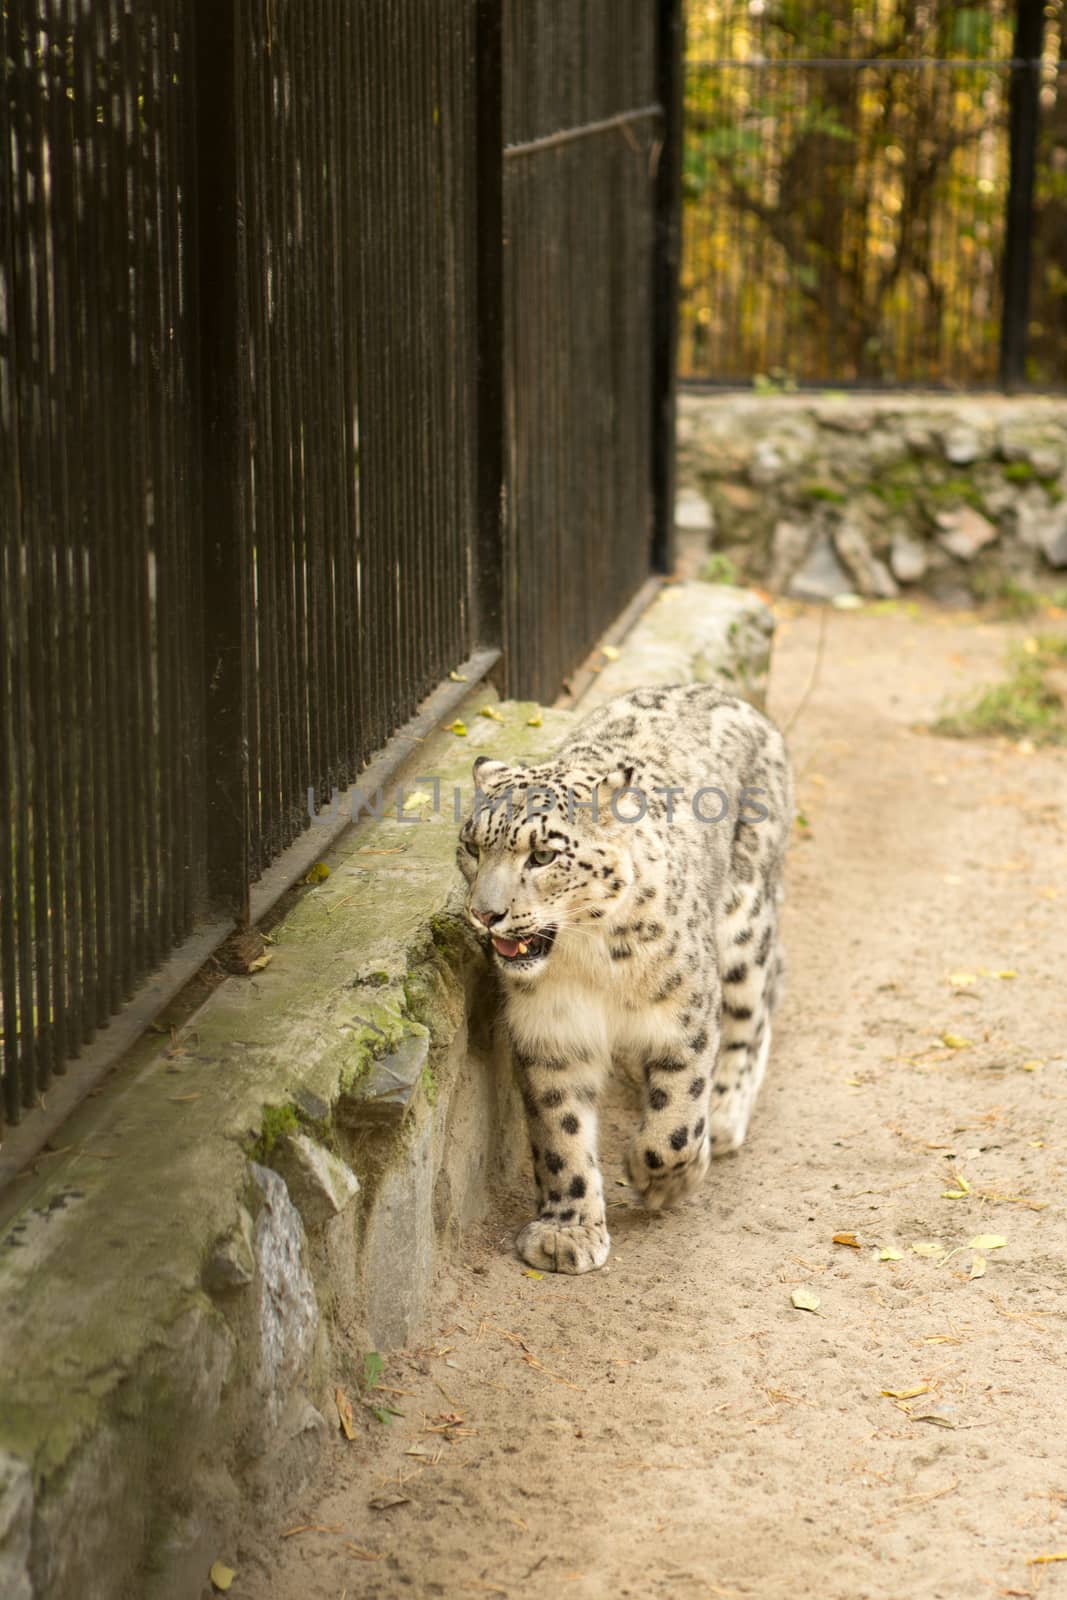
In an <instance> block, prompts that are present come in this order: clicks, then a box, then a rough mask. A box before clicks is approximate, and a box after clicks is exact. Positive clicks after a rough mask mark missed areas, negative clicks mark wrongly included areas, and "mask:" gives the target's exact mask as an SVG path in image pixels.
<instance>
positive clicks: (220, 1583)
mask: <svg viewBox="0 0 1067 1600" xmlns="http://www.w3.org/2000/svg"><path fill="white" fill-rule="evenodd" d="M208 1576H209V1577H210V1579H211V1582H212V1583H213V1584H214V1586H215V1588H216V1589H217V1590H218V1591H219V1593H220V1594H225V1593H226V1590H227V1589H228V1588H229V1587H230V1585H231V1584H232V1583H233V1580H234V1578H236V1576H237V1574H236V1572H235V1571H234V1570H233V1568H232V1567H224V1566H223V1564H222V1562H221V1561H216V1562H215V1565H214V1566H213V1567H212V1569H211V1571H210V1573H209V1574H208Z"/></svg>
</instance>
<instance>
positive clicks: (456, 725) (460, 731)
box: [448, 717, 467, 739]
mask: <svg viewBox="0 0 1067 1600" xmlns="http://www.w3.org/2000/svg"><path fill="white" fill-rule="evenodd" d="M448 731H449V733H454V734H455V735H456V738H457V739H465V738H466V737H467V724H466V723H465V722H461V721H460V720H459V718H458V717H457V718H456V720H455V722H450V723H449V725H448Z"/></svg>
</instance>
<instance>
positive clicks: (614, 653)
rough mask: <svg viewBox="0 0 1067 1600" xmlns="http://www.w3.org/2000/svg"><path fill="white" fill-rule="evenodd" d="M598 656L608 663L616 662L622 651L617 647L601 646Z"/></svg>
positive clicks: (612, 645) (611, 645)
mask: <svg viewBox="0 0 1067 1600" xmlns="http://www.w3.org/2000/svg"><path fill="white" fill-rule="evenodd" d="M600 654H601V655H602V656H604V657H605V658H606V659H607V660H608V661H618V659H619V657H620V655H621V654H622V651H621V650H620V649H619V647H618V645H614V644H602V645H601V646H600Z"/></svg>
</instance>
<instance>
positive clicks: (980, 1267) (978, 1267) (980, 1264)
mask: <svg viewBox="0 0 1067 1600" xmlns="http://www.w3.org/2000/svg"><path fill="white" fill-rule="evenodd" d="M985 1266H986V1261H985V1256H975V1258H974V1260H973V1261H972V1262H971V1270H970V1272H969V1273H968V1274H967V1278H968V1281H969V1282H973V1280H974V1279H975V1278H984V1277H985Z"/></svg>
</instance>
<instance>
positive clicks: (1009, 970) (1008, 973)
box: [993, 967, 1019, 978]
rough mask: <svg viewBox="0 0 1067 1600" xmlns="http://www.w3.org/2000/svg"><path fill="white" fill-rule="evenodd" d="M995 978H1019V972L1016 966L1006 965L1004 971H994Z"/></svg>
mask: <svg viewBox="0 0 1067 1600" xmlns="http://www.w3.org/2000/svg"><path fill="white" fill-rule="evenodd" d="M993 976H994V978H1017V977H1018V976H1019V974H1018V973H1017V972H1016V970H1015V968H1014V967H1005V968H1004V970H1003V972H994V974H993Z"/></svg>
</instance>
